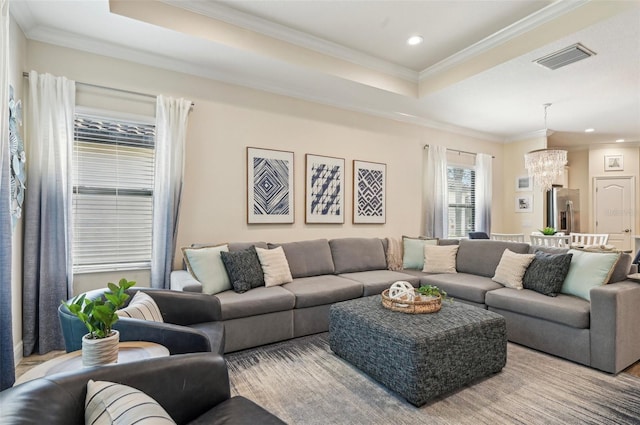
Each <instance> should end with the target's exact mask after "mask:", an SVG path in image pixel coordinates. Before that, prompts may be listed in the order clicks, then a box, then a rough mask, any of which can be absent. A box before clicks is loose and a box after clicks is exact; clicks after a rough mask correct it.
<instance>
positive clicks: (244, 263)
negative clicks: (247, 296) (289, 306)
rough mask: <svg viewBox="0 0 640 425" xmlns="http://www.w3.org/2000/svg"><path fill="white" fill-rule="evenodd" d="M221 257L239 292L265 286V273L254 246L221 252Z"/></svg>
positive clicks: (235, 289)
mask: <svg viewBox="0 0 640 425" xmlns="http://www.w3.org/2000/svg"><path fill="white" fill-rule="evenodd" d="M220 257H221V258H222V262H223V263H224V267H225V268H226V269H227V274H228V275H229V280H230V281H231V286H233V290H234V291H236V292H237V293H239V294H241V293H243V292H247V291H248V290H249V289H253V288H257V287H259V286H264V274H263V272H262V266H261V265H260V259H259V258H258V254H257V252H256V248H255V247H254V246H252V247H250V248H247V249H243V250H241V251H233V252H221V253H220Z"/></svg>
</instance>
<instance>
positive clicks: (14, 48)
mask: <svg viewBox="0 0 640 425" xmlns="http://www.w3.org/2000/svg"><path fill="white" fill-rule="evenodd" d="M9 31H10V32H9V67H10V68H9V84H11V85H12V86H13V88H14V97H15V98H16V99H22V101H23V103H24V100H25V96H24V93H25V91H24V79H23V78H22V71H23V69H24V68H25V66H26V63H27V40H26V38H25V36H24V34H23V33H22V31H21V30H20V27H19V26H18V25H17V24H16V23H15V21H14V20H13V18H11V19H10V25H9ZM21 132H22V133H21V134H22V136H23V138H24V136H25V128H24V127H23V128H22V129H21ZM25 149H26V148H25ZM28 184H29V183H28V182H27V187H28ZM22 229H23V222H22V219H20V220H19V221H18V223H17V225H16V228H15V230H14V231H13V238H12V253H11V256H12V265H11V304H12V306H11V313H12V314H11V320H12V322H13V330H12V332H13V347H14V353H15V354H14V356H15V362H16V364H17V363H18V362H19V361H20V360H21V359H22Z"/></svg>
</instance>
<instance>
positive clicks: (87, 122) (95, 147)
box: [72, 113, 155, 273]
mask: <svg viewBox="0 0 640 425" xmlns="http://www.w3.org/2000/svg"><path fill="white" fill-rule="evenodd" d="M154 140H155V126H154V125H151V124H146V123H140V122H130V121H124V120H117V119H112V118H105V117H99V116H91V115H85V114H79V113H78V114H76V117H75V137H74V146H73V154H74V158H73V159H74V163H73V164H74V166H73V204H72V207H73V231H74V238H73V258H74V272H76V273H81V272H89V271H100V270H105V271H106V270H122V269H137V268H149V267H150V265H151V232H152V214H153V185H154V178H153V173H154Z"/></svg>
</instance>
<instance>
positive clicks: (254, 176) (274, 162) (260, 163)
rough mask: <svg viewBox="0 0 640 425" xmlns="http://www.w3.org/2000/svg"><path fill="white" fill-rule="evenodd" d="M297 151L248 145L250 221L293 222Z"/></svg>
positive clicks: (248, 217) (248, 210)
mask: <svg viewBox="0 0 640 425" xmlns="http://www.w3.org/2000/svg"><path fill="white" fill-rule="evenodd" d="M293 189H294V187H293V152H287V151H278V150H271V149H259V148H250V147H247V223H249V224H256V223H293V221H294V208H293V194H294V191H293Z"/></svg>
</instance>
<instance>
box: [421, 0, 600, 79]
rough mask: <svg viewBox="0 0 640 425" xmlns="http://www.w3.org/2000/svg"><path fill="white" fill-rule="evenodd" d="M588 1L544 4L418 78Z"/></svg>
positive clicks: (444, 60)
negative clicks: (542, 6)
mask: <svg viewBox="0 0 640 425" xmlns="http://www.w3.org/2000/svg"><path fill="white" fill-rule="evenodd" d="M589 1H590V0H575V1H563V0H559V1H556V2H554V3H552V4H550V5H549V6H546V7H544V8H542V9H540V10H539V11H537V12H534V13H532V14H531V15H529V16H527V17H525V18H523V19H520V20H519V21H517V22H514V23H513V24H511V25H509V26H508V27H505V28H503V29H501V30H500V31H498V32H496V33H494V34H491V35H490V36H488V37H486V38H484V39H482V40H480V41H478V42H477V43H474V44H472V45H471V46H469V47H467V48H465V49H462V50H460V51H459V52H457V53H454V54H453V55H451V56H449V57H448V58H445V59H443V60H441V61H440V62H438V63H436V64H435V65H432V66H430V67H428V68H426V69H424V70H422V71H420V74H419V79H420V80H423V79H425V78H428V77H431V76H433V75H436V74H440V73H442V72H444V71H447V70H448V69H451V68H453V67H454V66H457V65H460V64H461V63H463V62H466V61H467V60H469V59H471V58H473V57H475V56H478V55H480V54H482V53H485V52H487V51H489V50H491V49H494V48H496V47H497V46H499V45H501V44H504V43H506V42H507V41H509V40H511V39H514V38H516V37H518V36H520V35H522V34H525V33H527V32H529V31H531V30H533V29H535V28H537V27H539V26H540V25H543V24H545V23H547V22H550V21H552V20H554V19H556V18H557V17H559V16H561V15H564V14H565V13H568V12H570V11H572V10H574V9H577V8H579V7H581V6H584V5H585V4H587V3H589Z"/></svg>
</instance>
